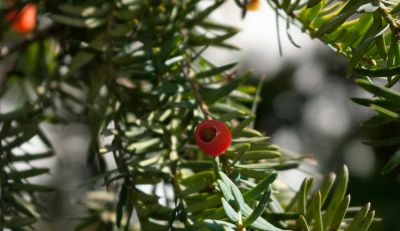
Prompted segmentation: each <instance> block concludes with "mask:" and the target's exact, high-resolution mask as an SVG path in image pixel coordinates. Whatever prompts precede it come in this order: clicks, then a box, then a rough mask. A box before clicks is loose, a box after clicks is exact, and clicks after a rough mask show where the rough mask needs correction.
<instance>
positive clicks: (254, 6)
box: [246, 0, 260, 11]
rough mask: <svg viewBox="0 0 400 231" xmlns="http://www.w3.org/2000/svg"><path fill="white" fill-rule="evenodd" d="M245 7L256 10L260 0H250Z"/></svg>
mask: <svg viewBox="0 0 400 231" xmlns="http://www.w3.org/2000/svg"><path fill="white" fill-rule="evenodd" d="M246 8H247V10H250V11H255V10H258V9H259V8H260V0H250V1H249V3H247V6H246Z"/></svg>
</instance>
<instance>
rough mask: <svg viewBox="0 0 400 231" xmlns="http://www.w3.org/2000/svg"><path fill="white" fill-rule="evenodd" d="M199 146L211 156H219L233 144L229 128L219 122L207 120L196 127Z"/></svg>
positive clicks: (196, 139)
mask: <svg viewBox="0 0 400 231" xmlns="http://www.w3.org/2000/svg"><path fill="white" fill-rule="evenodd" d="M195 141H196V144H197V146H199V148H200V149H201V150H202V151H203V152H204V153H206V154H207V155H209V156H219V155H221V154H222V153H224V152H225V150H226V149H228V147H229V145H231V142H232V134H231V131H230V130H229V128H228V127H227V126H226V125H225V124H224V123H222V122H221V121H219V120H205V121H203V122H201V123H200V124H199V125H197V127H196V131H195Z"/></svg>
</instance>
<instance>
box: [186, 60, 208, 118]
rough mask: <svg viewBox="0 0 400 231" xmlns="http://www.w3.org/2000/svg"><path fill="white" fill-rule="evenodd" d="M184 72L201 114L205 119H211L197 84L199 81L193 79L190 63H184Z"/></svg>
mask: <svg viewBox="0 0 400 231" xmlns="http://www.w3.org/2000/svg"><path fill="white" fill-rule="evenodd" d="M184 72H185V75H186V77H187V78H188V80H189V82H190V86H191V87H192V90H193V92H194V97H195V98H196V100H197V102H198V103H199V106H200V109H201V111H202V112H203V114H204V116H205V117H206V119H207V120H211V119H212V117H211V113H210V111H209V110H208V106H207V104H206V102H205V101H204V100H203V97H201V94H200V86H199V83H198V82H197V81H196V79H195V74H194V72H193V70H191V68H190V64H185V65H184Z"/></svg>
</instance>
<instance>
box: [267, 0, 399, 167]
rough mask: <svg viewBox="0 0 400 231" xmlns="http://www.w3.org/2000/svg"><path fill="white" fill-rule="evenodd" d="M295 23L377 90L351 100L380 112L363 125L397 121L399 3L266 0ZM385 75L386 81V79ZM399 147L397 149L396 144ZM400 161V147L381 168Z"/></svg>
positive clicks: (366, 86)
mask: <svg viewBox="0 0 400 231" xmlns="http://www.w3.org/2000/svg"><path fill="white" fill-rule="evenodd" d="M267 2H268V3H269V4H270V5H271V6H272V7H273V8H274V9H275V10H276V14H277V15H281V16H282V17H284V18H285V19H286V20H287V22H288V23H287V25H288V27H289V26H290V24H291V23H293V24H295V25H298V26H299V27H300V28H301V29H302V30H303V31H306V32H307V33H309V34H310V36H311V37H312V38H318V39H320V40H321V41H322V42H323V43H325V44H326V45H327V46H329V47H330V48H332V49H333V50H335V52H336V53H338V54H342V55H344V56H346V57H347V58H348V59H349V64H348V67H347V74H348V75H350V74H352V73H355V74H357V76H358V78H357V79H356V83H357V84H358V85H360V87H362V88H363V89H365V90H366V91H368V92H370V93H372V94H373V97H372V98H367V99H365V98H362V99H358V98H357V99H353V100H354V102H356V103H358V104H361V105H363V106H367V107H369V108H371V109H372V110H374V111H376V112H377V115H375V116H374V117H372V118H371V119H369V120H368V121H366V122H365V123H364V124H363V125H364V126H380V125H384V124H388V123H391V122H396V123H398V122H399V120H400V116H399V114H398V113H399V108H398V105H399V102H400V93H399V92H398V90H396V87H395V86H396V84H397V83H398V81H399V79H400V76H399V75H398V70H399V65H400V48H399V44H398V36H399V32H400V24H399V22H398V20H397V19H396V18H397V16H398V14H399V9H400V5H399V2H398V1H397V0H393V1H390V0H389V1H380V0H374V1H359V0H348V1H326V0H315V1H301V0H298V1H297V0H296V1H291V0H282V1H279V0H271V1H267ZM381 80H385V82H386V83H383V81H381ZM367 143H368V144H370V145H379V146H384V145H387V146H394V145H396V146H397V147H398V146H399V144H400V143H399V137H390V138H389V139H385V140H377V141H370V142H367ZM398 150H399V149H398ZM399 164H400V158H399V152H398V151H397V152H396V153H394V155H393V157H392V159H391V160H390V161H389V162H388V163H387V165H386V166H385V168H384V169H383V173H387V172H389V171H391V170H393V169H394V168H395V167H397V166H398V165H399Z"/></svg>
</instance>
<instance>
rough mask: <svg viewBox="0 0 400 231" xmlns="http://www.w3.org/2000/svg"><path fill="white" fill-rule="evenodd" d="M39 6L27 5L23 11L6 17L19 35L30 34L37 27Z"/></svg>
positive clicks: (14, 12)
mask: <svg viewBox="0 0 400 231" xmlns="http://www.w3.org/2000/svg"><path fill="white" fill-rule="evenodd" d="M36 15H37V6H36V4H34V3H28V4H26V5H25V6H24V7H23V8H22V9H21V11H19V12H16V11H15V10H13V11H11V12H9V13H8V14H7V15H6V17H5V18H6V20H7V21H8V22H10V23H11V28H12V29H13V30H15V31H17V32H19V33H29V32H32V31H33V30H35V27H36Z"/></svg>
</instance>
